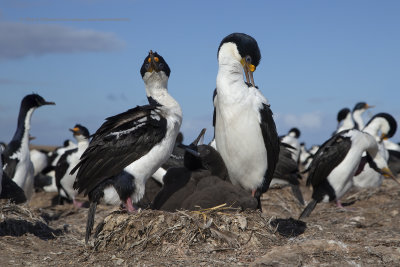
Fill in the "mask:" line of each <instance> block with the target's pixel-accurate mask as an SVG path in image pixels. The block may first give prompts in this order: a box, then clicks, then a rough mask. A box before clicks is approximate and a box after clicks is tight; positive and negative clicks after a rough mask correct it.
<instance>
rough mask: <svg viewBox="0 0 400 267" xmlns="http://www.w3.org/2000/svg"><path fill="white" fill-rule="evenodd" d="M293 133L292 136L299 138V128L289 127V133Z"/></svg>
mask: <svg viewBox="0 0 400 267" xmlns="http://www.w3.org/2000/svg"><path fill="white" fill-rule="evenodd" d="M290 133H293V135H294V137H296V138H299V137H300V130H299V129H298V128H296V127H294V128H292V129H290V131H289V134H290Z"/></svg>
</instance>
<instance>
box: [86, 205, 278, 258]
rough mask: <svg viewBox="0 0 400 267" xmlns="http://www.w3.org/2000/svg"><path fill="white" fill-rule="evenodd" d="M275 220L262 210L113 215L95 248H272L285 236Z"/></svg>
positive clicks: (101, 229) (162, 251)
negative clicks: (275, 223) (274, 223)
mask: <svg viewBox="0 0 400 267" xmlns="http://www.w3.org/2000/svg"><path fill="white" fill-rule="evenodd" d="M274 219H275V218H269V217H267V216H266V215H265V214H263V213H261V212H259V211H244V212H240V211H239V210H236V209H232V208H228V207H224V206H219V207H216V208H211V209H204V210H198V211H176V212H172V213H171V212H164V211H152V210H144V211H141V212H138V213H135V214H126V213H120V212H114V213H111V214H110V215H109V216H107V217H106V218H105V219H104V221H103V222H102V223H100V224H99V225H98V227H97V229H96V234H95V241H94V248H95V249H96V250H99V251H103V250H108V249H125V250H126V249H129V250H130V251H132V250H133V251H136V252H141V251H144V250H151V251H156V253H158V254H161V255H166V254H168V253H171V252H174V253H176V251H181V252H182V253H185V254H186V253H190V251H193V252H198V251H199V250H200V251H207V252H212V251H223V250H235V249H242V248H260V247H264V248H265V247H268V246H271V244H276V243H277V242H278V243H279V240H281V239H282V237H281V236H280V235H278V234H276V232H277V229H278V227H276V225H274V226H272V225H271V222H272V221H273V220H274Z"/></svg>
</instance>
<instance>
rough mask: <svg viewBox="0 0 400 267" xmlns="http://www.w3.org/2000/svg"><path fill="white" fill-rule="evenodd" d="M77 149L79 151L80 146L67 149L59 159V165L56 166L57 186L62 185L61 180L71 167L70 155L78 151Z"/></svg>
mask: <svg viewBox="0 0 400 267" xmlns="http://www.w3.org/2000/svg"><path fill="white" fill-rule="evenodd" d="M77 151H78V148H74V149H70V150H67V151H65V153H64V154H62V156H61V157H60V159H59V160H58V162H57V165H56V167H55V173H56V184H57V187H59V186H60V185H61V184H60V181H61V179H62V178H63V177H64V176H65V174H66V172H67V170H68V168H69V162H68V157H69V156H70V155H72V154H73V153H76V152H77Z"/></svg>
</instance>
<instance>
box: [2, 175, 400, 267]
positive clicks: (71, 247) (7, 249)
mask: <svg viewBox="0 0 400 267" xmlns="http://www.w3.org/2000/svg"><path fill="white" fill-rule="evenodd" d="M301 189H302V191H303V193H304V196H305V199H306V200H308V199H309V198H310V191H309V189H308V188H305V187H302V188H301ZM399 189H400V188H399V187H398V186H397V185H396V184H395V183H394V182H393V181H389V180H387V181H385V182H384V184H383V185H382V186H381V187H380V188H378V189H370V190H361V191H352V192H350V193H349V194H347V196H346V197H345V198H344V202H347V203H348V204H349V205H348V206H347V210H341V209H338V208H336V206H335V205H333V204H329V203H322V204H318V205H317V207H316V209H315V210H314V212H313V213H312V214H311V216H310V217H309V218H307V220H305V221H304V222H305V223H306V226H307V228H304V227H303V226H304V225H302V224H301V222H296V221H292V220H288V219H289V218H297V217H298V215H299V214H300V213H301V211H302V207H301V206H300V205H299V204H298V203H297V202H296V200H295V199H294V198H293V196H292V194H291V191H290V189H289V188H283V189H271V190H270V191H269V192H268V193H267V194H265V196H264V198H263V213H260V212H254V211H252V212H249V211H248V212H239V211H237V210H232V209H229V207H219V208H216V209H213V210H200V211H197V212H189V211H180V212H174V213H167V212H160V211H149V210H144V211H141V212H140V213H137V214H130V215H128V214H126V213H124V212H121V211H119V210H118V208H116V207H109V206H98V209H97V213H96V223H95V226H97V225H100V226H99V227H97V236H96V237H94V236H92V237H91V239H90V241H89V244H88V245H85V241H84V235H85V225H86V216H87V209H85V208H83V209H76V208H74V207H73V206H72V205H69V204H67V205H63V206H51V205H50V203H51V198H52V197H53V196H54V194H50V193H44V192H40V193H36V194H35V196H34V198H33V200H32V201H31V203H30V205H29V206H27V205H23V206H15V205H12V204H9V203H6V202H3V203H1V205H0V212H1V218H0V266H18V265H24V266H25V265H31V266H139V265H140V266H171V265H172V266H176V265H181V266H235V265H236V266H237V265H244V266H248V265H250V266H353V265H354V266H377V265H381V266H400V225H399V223H398V222H399V221H400V214H399V212H400V201H399V200H400V190H399ZM277 219H284V220H277ZM285 227H286V228H285ZM293 230H296V231H297V230H298V231H299V232H295V231H293ZM304 230H305V231H304ZM302 231H304V233H302V234H299V233H301V232H302ZM298 234H299V235H298Z"/></svg>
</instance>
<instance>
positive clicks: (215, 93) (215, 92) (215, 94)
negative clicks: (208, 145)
mask: <svg viewBox="0 0 400 267" xmlns="http://www.w3.org/2000/svg"><path fill="white" fill-rule="evenodd" d="M216 96H217V88H215V89H214V93H213V106H214V113H213V126H214V128H215V116H216V114H215V112H216V111H215V97H216ZM214 131H215V130H214ZM214 136H215V134H214Z"/></svg>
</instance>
